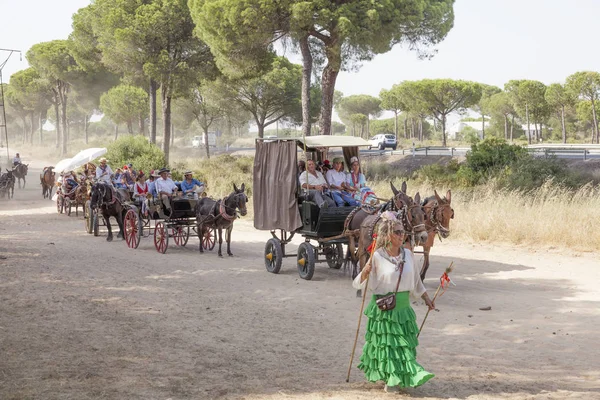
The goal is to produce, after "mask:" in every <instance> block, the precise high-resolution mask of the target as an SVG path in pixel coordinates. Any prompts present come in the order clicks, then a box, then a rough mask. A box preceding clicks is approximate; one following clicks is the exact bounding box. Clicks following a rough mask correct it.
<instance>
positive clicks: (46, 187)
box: [40, 167, 56, 199]
mask: <svg viewBox="0 0 600 400" xmlns="http://www.w3.org/2000/svg"><path fill="white" fill-rule="evenodd" d="M53 169H54V167H46V168H44V170H43V171H42V173H41V174H40V182H41V184H42V196H44V198H48V199H52V188H53V187H54V179H55V177H56V173H55V172H54V171H53Z"/></svg>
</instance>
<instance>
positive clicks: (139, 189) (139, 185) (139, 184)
mask: <svg viewBox="0 0 600 400" xmlns="http://www.w3.org/2000/svg"><path fill="white" fill-rule="evenodd" d="M144 178H145V176H144V172H143V171H140V173H139V174H138V177H137V181H136V182H135V184H134V185H133V199H134V200H135V201H136V202H138V203H139V204H140V205H141V207H142V214H143V215H144V216H148V198H147V197H148V184H147V183H146V181H145V180H144Z"/></svg>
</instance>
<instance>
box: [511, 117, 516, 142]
mask: <svg viewBox="0 0 600 400" xmlns="http://www.w3.org/2000/svg"><path fill="white" fill-rule="evenodd" d="M514 129H515V114H513V115H512V122H511V124H510V141H511V143H512V141H513V132H514Z"/></svg>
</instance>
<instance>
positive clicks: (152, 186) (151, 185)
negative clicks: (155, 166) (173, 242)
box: [146, 170, 159, 197]
mask: <svg viewBox="0 0 600 400" xmlns="http://www.w3.org/2000/svg"><path fill="white" fill-rule="evenodd" d="M158 177H159V175H158V174H157V173H156V172H155V171H154V170H152V171H150V176H149V177H148V179H147V180H146V185H148V193H149V194H151V195H152V197H157V195H158V193H156V178H158Z"/></svg>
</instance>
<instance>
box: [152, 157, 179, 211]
mask: <svg viewBox="0 0 600 400" xmlns="http://www.w3.org/2000/svg"><path fill="white" fill-rule="evenodd" d="M170 172H171V171H169V170H168V169H166V168H162V169H161V170H160V171H158V173H159V175H160V178H158V179H157V180H156V181H155V186H156V191H157V192H158V197H159V198H160V199H161V201H162V203H163V205H164V207H165V209H166V210H167V211H168V213H167V214H168V215H169V216H171V214H172V208H171V199H172V198H173V193H174V192H175V191H176V190H177V185H175V182H173V180H172V179H171V178H169V176H168V174H169V173H170Z"/></svg>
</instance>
